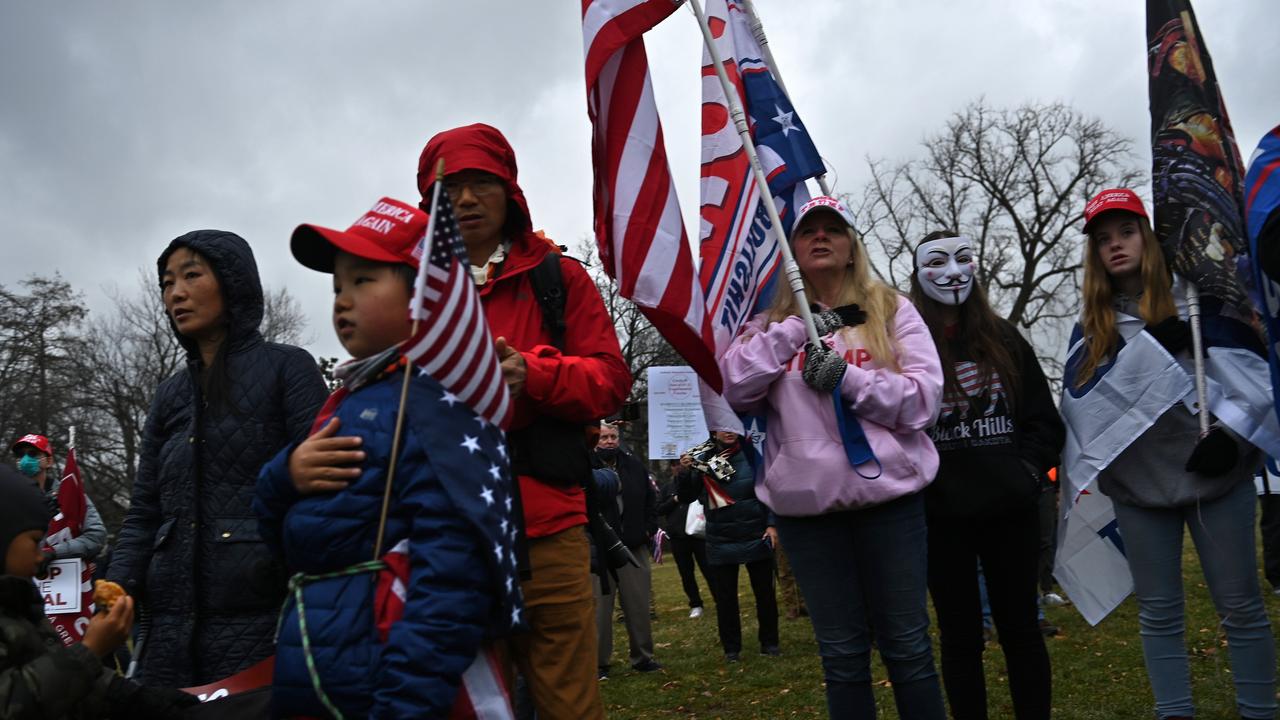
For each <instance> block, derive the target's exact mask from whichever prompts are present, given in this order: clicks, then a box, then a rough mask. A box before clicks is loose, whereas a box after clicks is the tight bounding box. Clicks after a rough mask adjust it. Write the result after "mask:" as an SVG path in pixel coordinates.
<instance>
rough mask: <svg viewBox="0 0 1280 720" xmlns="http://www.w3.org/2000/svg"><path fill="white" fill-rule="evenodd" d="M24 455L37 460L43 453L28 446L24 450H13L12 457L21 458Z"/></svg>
mask: <svg viewBox="0 0 1280 720" xmlns="http://www.w3.org/2000/svg"><path fill="white" fill-rule="evenodd" d="M24 457H29V458H35V459H37V460H39V459H41V458H43V457H44V453H43V452H41V451H40V450H37V449H36V448H33V447H29V448H27V449H26V450H21V449H17V450H14V451H13V459H15V460H21V459H22V458H24Z"/></svg>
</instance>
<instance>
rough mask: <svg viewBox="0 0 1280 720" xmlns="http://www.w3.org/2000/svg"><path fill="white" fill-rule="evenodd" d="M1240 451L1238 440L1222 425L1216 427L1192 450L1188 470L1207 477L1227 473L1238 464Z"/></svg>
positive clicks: (1188, 459) (1188, 460)
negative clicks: (1233, 438) (1232, 437)
mask: <svg viewBox="0 0 1280 720" xmlns="http://www.w3.org/2000/svg"><path fill="white" fill-rule="evenodd" d="M1238 452H1239V448H1238V447H1237V446H1236V441H1235V440H1232V439H1231V436H1230V435H1228V434H1227V432H1226V431H1225V430H1223V429H1222V428H1221V427H1215V428H1213V429H1212V430H1210V431H1209V434H1208V435H1205V436H1204V437H1202V438H1200V442H1197V443H1196V446H1195V448H1193V449H1192V450H1191V457H1189V458H1187V465H1186V468H1187V472H1193V473H1200V474H1201V475H1204V476H1206V477H1218V476H1219V475H1225V474H1227V473H1228V472H1230V470H1231V468H1233V467H1235V466H1236V458H1237V455H1238Z"/></svg>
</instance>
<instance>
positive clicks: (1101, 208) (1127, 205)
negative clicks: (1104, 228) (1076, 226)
mask: <svg viewBox="0 0 1280 720" xmlns="http://www.w3.org/2000/svg"><path fill="white" fill-rule="evenodd" d="M1112 210H1123V211H1125V212H1130V213H1133V214H1134V215H1139V216H1141V217H1144V218H1147V219H1148V220H1150V219H1151V216H1150V215H1147V209H1146V208H1145V207H1143V206H1142V198H1140V197H1138V193H1136V192H1134V191H1132V190H1130V189H1129V188H1111V189H1109V190H1103V191H1102V192H1100V193H1098V194H1097V195H1095V196H1093V199H1092V200H1090V201H1089V202H1088V203H1087V204H1085V206H1084V231H1085V232H1086V233H1088V232H1089V226H1090V225H1092V224H1093V220H1094V218H1096V217H1098V216H1099V215H1101V214H1102V213H1106V212H1111V211H1112Z"/></svg>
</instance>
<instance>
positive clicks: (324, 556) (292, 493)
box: [254, 372, 520, 718]
mask: <svg viewBox="0 0 1280 720" xmlns="http://www.w3.org/2000/svg"><path fill="white" fill-rule="evenodd" d="M402 380H403V376H402V375H401V374H400V373H399V372H395V373H393V374H391V375H390V376H388V377H384V378H382V379H377V380H374V381H372V382H370V383H369V384H367V385H365V386H363V387H360V386H359V384H358V383H354V384H352V386H353V387H355V389H354V390H353V391H352V392H351V393H350V394H348V395H346V396H345V398H344V399H342V400H341V402H340V404H338V406H337V409H336V411H335V412H334V415H335V416H336V417H337V418H338V419H339V421H340V425H339V428H338V433H339V434H340V435H352V436H357V437H360V438H362V439H363V441H364V443H363V450H364V451H365V453H366V459H365V460H364V462H363V463H362V465H363V468H364V473H363V474H362V475H361V476H360V478H359V479H358V480H357V481H355V482H354V483H352V484H351V485H350V486H348V487H347V488H346V489H345V490H342V491H340V492H336V493H323V494H318V495H310V496H306V497H303V496H301V495H299V494H298V492H297V491H296V490H295V488H294V486H293V482H292V480H291V478H290V476H289V468H288V457H289V453H290V452H291V451H292V448H289V449H287V450H285V451H283V452H281V453H280V454H279V455H278V456H277V457H276V458H275V459H274V460H272V461H271V462H270V463H269V464H268V465H266V466H265V467H264V468H263V470H262V473H261V475H260V476H259V477H258V494H257V499H256V501H255V503H254V508H255V510H256V511H257V512H258V515H259V517H260V525H261V529H262V535H263V538H264V539H266V540H267V542H268V543H270V544H272V545H273V546H275V547H277V548H279V549H280V550H281V551H282V552H283V554H284V557H285V560H286V563H287V565H288V567H289V569H290V571H293V572H301V573H306V574H308V575H319V574H325V573H332V572H335V571H341V570H343V569H344V568H348V567H350V566H352V565H355V564H357V563H363V562H367V561H369V560H371V559H372V557H373V552H374V548H373V546H374V542H375V537H376V535H377V528H378V519H379V514H380V510H381V506H382V494H383V489H384V487H385V481H386V470H387V467H388V463H389V460H390V455H391V441H392V435H393V433H394V431H395V423H396V409H397V407H398V405H399V395H400V387H401V382H402ZM339 392H345V391H339ZM407 407H408V411H407V413H406V415H405V428H404V434H403V437H402V440H401V451H400V457H399V460H398V462H397V466H396V477H395V479H394V482H393V489H392V500H391V506H390V512H389V515H388V519H387V535H386V542H385V546H384V547H386V548H390V547H392V546H394V545H395V544H396V543H397V542H399V541H401V540H407V541H408V553H409V563H410V579H409V582H408V583H407V588H406V598H405V608H404V616H403V618H402V619H401V620H400V621H398V622H396V623H395V624H394V625H393V626H392V628H391V631H390V634H389V636H388V638H387V641H386V643H385V644H383V643H380V642H379V640H378V638H377V634H376V631H375V628H374V610H373V607H374V584H375V575H374V574H373V573H371V572H364V573H361V574H356V575H348V576H344V577H337V578H331V579H323V580H314V581H308V582H306V583H304V584H302V586H301V587H302V604H301V607H302V610H303V612H304V613H305V619H306V628H307V635H308V638H309V641H310V645H311V654H312V657H313V658H314V661H315V667H316V670H317V673H318V675H319V679H320V684H321V687H322V689H323V691H324V693H325V694H326V695H327V696H328V697H329V699H330V700H331V701H332V702H333V703H334V704H335V705H336V706H337V707H338V708H339V709H340V710H341V711H342V713H343V714H344V715H345V716H346V717H366V716H368V717H374V718H392V717H394V718H427V717H446V716H447V715H448V712H449V708H450V707H451V706H452V705H453V702H454V699H455V697H456V695H457V691H458V687H459V685H460V682H461V676H462V674H463V672H464V671H465V670H466V669H467V667H468V666H469V665H470V664H471V662H472V660H473V659H474V658H475V656H476V653H477V651H478V650H479V648H480V647H481V644H482V642H483V641H484V640H485V639H487V638H496V637H499V636H502V635H505V634H507V633H508V632H510V631H511V629H512V628H513V624H515V623H519V622H520V617H519V615H520V603H519V582H518V581H517V580H516V577H515V556H514V540H515V537H516V532H517V528H516V525H515V515H514V514H513V512H512V506H511V502H512V498H511V496H510V494H509V491H510V472H509V469H508V466H507V460H506V455H505V453H506V448H505V447H504V445H503V438H502V434H501V432H499V431H498V430H497V429H496V428H494V427H493V426H492V425H488V424H487V423H484V421H482V420H480V419H479V418H478V417H477V416H476V415H475V414H474V413H473V412H472V411H471V410H470V409H469V408H467V407H466V406H465V405H464V404H462V403H459V402H457V400H456V399H455V398H453V396H451V395H446V394H445V393H444V392H443V390H442V388H441V386H440V385H439V384H438V383H437V382H436V381H435V380H434V379H432V378H430V377H423V376H416V375H415V377H414V378H413V380H412V382H411V383H410V393H409V399H408V404H407ZM384 552H385V550H384ZM295 580H296V577H295ZM273 705H274V711H275V713H276V714H277V715H280V716H292V715H306V716H317V717H328V716H329V713H327V712H326V711H325V709H324V707H323V705H322V704H321V702H320V700H319V698H318V696H317V694H316V692H315V691H314V689H313V685H312V679H311V677H310V675H309V673H308V669H307V664H306V660H305V653H304V651H303V648H302V638H301V632H300V628H299V605H298V603H296V602H295V601H294V599H293V596H292V595H291V596H290V599H289V600H288V601H286V604H285V608H284V610H283V618H282V620H281V629H280V634H279V637H278V639H277V648H276V669H275V681H274V698H273Z"/></svg>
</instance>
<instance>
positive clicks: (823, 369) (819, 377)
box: [801, 343, 849, 393]
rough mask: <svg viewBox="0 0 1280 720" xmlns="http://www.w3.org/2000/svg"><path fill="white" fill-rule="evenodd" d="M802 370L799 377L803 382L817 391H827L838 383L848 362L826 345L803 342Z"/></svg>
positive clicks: (834, 387) (833, 388)
mask: <svg viewBox="0 0 1280 720" xmlns="http://www.w3.org/2000/svg"><path fill="white" fill-rule="evenodd" d="M804 353H805V355H804V370H803V371H801V377H803V378H804V381H805V384H807V385H808V386H809V387H811V388H813V389H814V390H817V391H818V392H824V393H829V392H831V391H832V390H835V389H836V387H837V386H839V385H840V380H841V379H842V378H844V371H845V368H847V367H849V364H848V363H846V362H845V361H844V358H842V357H840V356H839V355H837V354H835V353H834V352H832V351H831V348H829V347H827V346H826V345H816V346H815V345H814V344H813V343H805V346H804Z"/></svg>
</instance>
